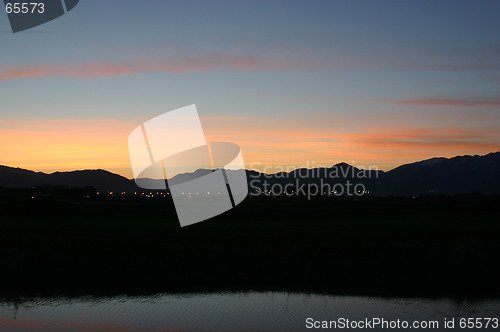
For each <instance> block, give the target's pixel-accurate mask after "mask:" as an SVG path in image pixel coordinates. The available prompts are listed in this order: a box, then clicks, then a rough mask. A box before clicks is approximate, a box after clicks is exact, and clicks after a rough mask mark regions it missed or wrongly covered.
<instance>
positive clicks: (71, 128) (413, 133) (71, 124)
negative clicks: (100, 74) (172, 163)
mask: <svg viewBox="0 0 500 332" xmlns="http://www.w3.org/2000/svg"><path fill="white" fill-rule="evenodd" d="M215 120H217V121H215ZM142 121H143V120H137V119H128V120H126V121H117V120H110V119H54V120H48V119H43V120H26V121H21V120H2V121H0V126H1V129H0V141H1V142H2V144H1V145H0V155H1V156H2V159H1V162H0V164H2V165H6V166H11V167H20V168H25V169H29V170H34V171H43V172H49V173H50V172H53V171H68V170H80V169H106V170H109V171H111V172H114V173H118V174H121V175H123V176H125V177H127V178H131V177H132V172H131V170H130V161H129V155H128V146H127V144H128V143H127V139H128V135H129V134H130V132H131V131H132V130H133V129H134V128H135V127H136V126H137V124H139V123H142ZM214 121H215V122H214ZM260 121H261V122H263V123H265V121H262V120H260ZM203 122H206V124H205V128H206V129H207V130H206V132H205V134H206V136H207V140H208V141H230V142H234V143H237V144H239V145H240V146H241V147H242V150H243V153H244V158H245V162H246V165H247V169H250V168H251V167H252V166H253V168H255V169H257V170H264V169H265V170H268V171H270V172H273V171H279V168H280V167H287V166H292V167H306V166H310V167H319V166H331V165H333V164H336V163H339V162H347V163H349V164H352V165H354V166H358V167H370V166H377V167H378V168H379V169H382V170H389V169H391V168H394V167H396V166H399V165H401V164H404V163H408V162H414V161H418V160H422V159H428V158H432V157H441V156H443V157H452V156H456V155H464V154H487V153H489V152H495V151H499V150H500V133H498V131H497V130H495V129H494V128H472V129H471V128H468V129H464V128H460V127H449V128H409V127H408V128H398V129H394V128H393V127H381V126H379V127H376V126H373V127H365V128H362V129H361V128H357V130H354V129H350V130H348V129H347V128H345V129H342V128H333V129H332V128H310V127H307V126H301V124H300V123H299V122H297V123H289V124H287V126H284V127H282V128H281V129H279V130H276V129H274V127H275V125H274V124H272V123H270V124H268V125H262V124H261V125H259V126H256V125H254V124H252V123H248V122H245V121H238V119H235V118H233V119H232V122H234V123H233V125H230V126H228V125H227V123H225V122H224V119H222V120H221V118H219V117H217V119H210V118H205V119H204V121H203ZM245 123H247V124H245ZM207 124H208V125H207ZM265 167H267V168H265Z"/></svg>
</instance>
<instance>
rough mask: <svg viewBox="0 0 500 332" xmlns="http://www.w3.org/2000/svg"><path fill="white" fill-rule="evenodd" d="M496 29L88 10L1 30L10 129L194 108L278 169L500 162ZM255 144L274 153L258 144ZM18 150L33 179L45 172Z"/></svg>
mask: <svg viewBox="0 0 500 332" xmlns="http://www.w3.org/2000/svg"><path fill="white" fill-rule="evenodd" d="M498 13H500V2H497V1H456V0H455V1H314V0H313V1H206V0H205V1H155V0H147V1H111V0H81V1H80V4H79V5H78V6H77V7H76V8H75V9H74V10H72V11H70V12H69V13H68V14H66V15H64V16H63V17H60V18H58V19H56V20H54V21H52V22H49V23H47V24H44V25H42V26H39V27H37V28H34V29H31V30H28V31H25V32H20V33H16V34H13V33H12V32H10V27H9V24H8V20H7V15H0V32H1V33H0V38H2V42H3V45H2V46H3V47H2V52H1V55H0V86H1V89H0V101H1V102H0V103H1V104H0V112H1V113H0V114H1V118H2V120H3V126H4V128H7V127H8V128H9V129H11V130H13V129H15V128H18V129H19V130H20V131H19V133H21V132H23V133H24V134H26V129H25V128H23V123H24V122H26V123H30V121H38V123H40V126H42V125H45V124H47V123H50V121H51V120H61V119H67V120H68V121H77V120H78V119H92V120H95V121H99V120H100V119H115V120H120V121H123V122H126V123H130V126H132V123H135V122H137V121H144V120H147V119H149V118H151V117H153V116H156V115H158V114H161V113H163V112H165V111H168V110H172V109H175V108H178V107H182V106H185V105H189V104H193V103H195V104H197V106H198V109H199V113H200V115H201V116H202V118H204V119H205V120H204V122H205V123H204V124H205V129H206V131H207V135H213V136H214V137H217V138H224V139H227V140H231V141H234V140H236V141H237V142H238V143H240V145H242V147H243V148H246V149H248V151H249V155H250V156H251V158H254V159H259V160H260V161H261V162H263V163H269V164H278V163H280V162H282V163H284V164H290V163H292V164H293V163H295V164H300V163H304V162H306V158H307V160H311V159H315V160H319V162H320V163H325V164H328V163H333V162H338V161H344V160H345V161H348V162H349V161H351V160H352V161H360V162H363V163H372V164H377V165H380V166H381V167H382V168H390V167H392V166H395V165H397V164H399V163H402V162H409V161H413V160H418V159H421V158H426V157H433V156H437V155H445V156H452V155H455V154H474V153H486V152H487V151H493V150H495V151H496V150H498V147H499V143H500V139H499V135H498V128H500V127H499V125H500V115H499V114H500V95H499V91H500V89H499V88H500V20H498ZM218 117H225V119H233V118H234V119H235V120H234V122H227V121H222V122H221V121H216V120H211V119H217V118H218ZM283 119H285V120H283ZM134 121H135V122H134ZM72 123H73V122H72ZM86 123H87V122H86ZM73 124H74V125H76V124H75V123H73ZM16 126H17V127H16ZM27 126H28V125H27ZM28 127H30V128H31V126H30V125H29V126H28ZM232 127H237V128H239V131H238V132H234V131H233V130H232V129H231V128H232ZM387 127H389V129H390V130H388V128H387ZM1 128H2V127H0V129H1ZM127 128H128V127H127ZM398 128H399V129H398ZM132 129H133V128H132ZM398 130H399V131H398ZM280 131H282V132H283V135H288V136H286V137H287V139H284V138H283V137H282V138H280V139H276V138H275V136H276V135H274V134H273V133H276V132H280ZM389 131H390V132H389ZM426 131H427V132H428V133H429V134H428V136H425V137H421V136H419V135H417V134H416V133H419V132H426ZM243 132H244V133H245V134H244V133H243ZM256 132H258V133H259V135H261V136H260V137H261V138H259V139H256V140H255V141H258V142H260V141H266V142H268V143H270V144H268V146H264V144H254V143H255V142H252V139H251V135H254V134H255V133H256ZM439 132H441V134H438V133H439ZM466 132H467V133H466ZM290 133H295V134H290ZM316 133H321V135H323V137H318V136H317V135H316ZM405 133H409V136H408V135H405ZM411 133H413V134H412V135H414V137H413V136H411V135H410V134H411ZM431 133H432V134H431ZM442 133H445V134H442ZM457 133H458V134H457ZM361 134H363V135H361ZM15 135H16V134H15V132H10V134H9V136H8V138H9V139H15V137H16V136H15ZM33 135H36V133H33ZM290 135H292V136H294V137H290ZM356 135H358V136H356ZM391 135H392V136H391ZM6 137H7V136H6ZM356 137H358V138H356ZM401 137H403V138H401ZM231 138H232V139H231ZM363 140H368V141H369V142H366V143H371V145H370V144H365V145H366V146H364V148H365V150H363V149H362V146H360V145H359V144H360V141H363ZM391 140H392V141H391ZM401 140H403V141H401ZM294 142H295V143H297V145H300V146H301V147H300V149H299V148H298V149H299V150H300V151H299V150H297V153H295V154H294V153H293V152H294V150H293V148H292V146H293V143H294ZM303 142H309V143H311V145H310V148H308V147H307V146H302V145H301V143H303ZM324 142H332V145H331V146H328V145H326V146H325V145H324V144H323V143H324ZM338 142H343V143H342V144H341V145H338ZM349 142H350V143H352V147H353V148H352V149H350V148H349V147H350V146H349ZM377 142H381V143H380V144H378V145H377ZM405 142H406V143H408V144H407V145H406V146H405V145H404V144H403V143H405ZM393 143H394V144H393ZM416 143H418V144H416ZM356 144H358V145H356ZM39 148H40V147H39ZM75 148H76V147H75ZM19 149H21V150H22V151H25V152H26V154H25V157H26V158H23V159H22V160H23V162H21V164H23V165H26V166H27V167H28V166H30V167H32V168H37V166H36V165H38V164H40V165H41V163H38V164H37V162H33V163H27V160H30V159H29V158H35V157H34V156H32V155H30V152H29V148H28V147H23V146H21V147H19ZM53 149H55V148H54V147H53ZM348 150H349V151H348ZM329 151H330V152H329ZM259 152H261V153H259ZM280 153H282V155H281V154H280ZM356 153H357V154H356ZM308 154H309V155H308ZM293 155H296V160H295V159H294V158H292V156H293ZM270 156H273V157H272V158H271V157H270ZM308 156H310V157H308ZM19 160H21V159H19ZM8 162H9V163H11V164H12V163H15V162H16V160H15V159H12V160H8ZM102 162H103V161H102V160H101V161H100V162H99V161H98V160H96V161H95V163H96V167H97V166H98V165H97V164H99V163H100V165H102V164H103V163H102ZM0 163H1V162H0ZM6 163H7V162H6ZM43 164H44V165H47V164H50V162H48V161H46V162H44V163H43ZM16 166H17V165H16ZM86 166H88V165H87V164H86ZM105 166H106V165H105V163H104V166H102V167H104V168H105ZM75 167H76V166H75ZM66 168H67V166H64V163H62V164H61V163H60V162H54V165H53V169H66ZM124 168H125V166H124ZM38 169H44V168H43V167H41V166H39V167H38Z"/></svg>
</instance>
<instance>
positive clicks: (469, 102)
mask: <svg viewBox="0 0 500 332" xmlns="http://www.w3.org/2000/svg"><path fill="white" fill-rule="evenodd" d="M375 101H377V102H384V103H390V104H396V105H415V106H450V107H498V106H500V100H498V99H492V100H480V99H446V98H427V99H426V98H423V99H375Z"/></svg>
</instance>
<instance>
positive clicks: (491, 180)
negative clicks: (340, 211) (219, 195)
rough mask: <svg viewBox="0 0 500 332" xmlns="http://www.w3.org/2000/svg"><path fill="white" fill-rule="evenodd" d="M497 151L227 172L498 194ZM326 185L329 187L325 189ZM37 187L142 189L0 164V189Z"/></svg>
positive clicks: (408, 191)
mask: <svg viewBox="0 0 500 332" xmlns="http://www.w3.org/2000/svg"><path fill="white" fill-rule="evenodd" d="M499 170H500V152H495V153H490V154H487V155H485V156H478V155H475V156H457V157H453V158H442V157H441V158H431V159H427V160H423V161H419V162H415V163H410V164H405V165H401V166H399V167H396V168H394V169H392V170H390V171H388V172H384V171H378V170H363V169H358V168H356V167H354V166H351V165H349V164H346V163H339V164H336V165H333V166H331V167H318V168H300V169H295V170H293V171H291V172H278V173H274V174H264V173H259V172H256V171H250V170H226V172H246V176H247V179H248V183H249V191H250V192H255V191H258V190H260V191H264V190H265V188H270V187H272V186H273V185H276V184H278V185H281V186H285V185H287V184H290V186H291V188H295V189H297V187H300V186H301V185H303V184H305V185H308V184H315V185H317V186H319V187H320V188H321V186H323V187H325V188H334V186H335V184H337V183H339V184H345V183H346V182H347V181H349V182H350V183H352V184H358V183H359V184H363V186H364V188H366V189H367V191H368V192H370V193H371V194H374V195H420V194H459V193H471V192H480V193H483V194H491V193H500V172H499ZM210 172H211V170H208V169H199V170H197V171H196V172H193V173H183V174H178V175H176V176H174V177H173V178H172V179H170V180H169V183H170V184H173V183H181V182H185V181H189V180H191V179H194V178H197V177H199V176H202V175H205V174H208V173H210ZM141 181H142V182H143V183H144V182H148V183H149V184H151V185H153V186H158V187H161V185H160V184H162V183H164V180H156V179H141ZM327 185H329V187H328V186H327ZM37 186H68V187H86V186H92V187H94V188H96V189H97V190H99V191H104V192H106V191H127V192H131V191H143V189H141V188H139V187H137V185H136V184H135V181H134V180H130V179H127V178H125V177H123V176H121V175H118V174H114V173H111V172H108V171H105V170H102V169H98V170H83V171H71V172H55V173H51V174H47V173H43V172H34V171H30V170H26V169H21V168H13V167H7V166H0V187H4V188H29V187H37Z"/></svg>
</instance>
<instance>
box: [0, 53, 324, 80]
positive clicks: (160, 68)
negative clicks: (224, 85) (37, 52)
mask: <svg viewBox="0 0 500 332" xmlns="http://www.w3.org/2000/svg"><path fill="white" fill-rule="evenodd" d="M327 65H328V64H327V63H326V62H324V61H320V60H300V59H298V60H296V59H263V58H259V57H252V56H240V57H224V56H206V57H203V58H194V57H187V58H171V59H166V60H156V61H155V60H140V61H132V62H123V63H113V62H90V63H81V64H75V65H46V64H40V65H33V66H23V67H13V68H0V81H11V80H17V79H29V78H51V77H76V78H84V77H105V76H117V75H131V74H139V73H152V72H166V73H190V72H207V71H223V70H231V71H281V70H287V69H300V68H320V67H323V66H327Z"/></svg>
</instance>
